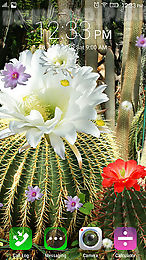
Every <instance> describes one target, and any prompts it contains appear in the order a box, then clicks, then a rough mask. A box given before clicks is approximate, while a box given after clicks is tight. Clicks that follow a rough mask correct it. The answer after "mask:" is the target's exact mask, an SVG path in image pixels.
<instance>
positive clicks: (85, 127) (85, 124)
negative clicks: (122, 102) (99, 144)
mask: <svg viewBox="0 0 146 260" xmlns="http://www.w3.org/2000/svg"><path fill="white" fill-rule="evenodd" d="M75 126H76V128H77V131H79V132H83V133H86V134H91V135H93V136H95V137H97V138H99V136H100V131H99V129H98V128H97V127H96V126H95V125H94V123H92V122H90V121H86V120H78V121H75Z"/></svg>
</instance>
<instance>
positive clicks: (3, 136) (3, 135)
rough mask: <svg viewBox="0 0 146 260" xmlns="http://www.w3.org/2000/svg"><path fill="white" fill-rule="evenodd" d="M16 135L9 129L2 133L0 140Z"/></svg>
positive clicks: (0, 132) (0, 133)
mask: <svg viewBox="0 0 146 260" xmlns="http://www.w3.org/2000/svg"><path fill="white" fill-rule="evenodd" d="M14 134H15V133H13V132H12V131H11V130H10V129H9V128H5V129H3V130H1V131H0V139H3V138H6V137H8V136H11V135H14Z"/></svg>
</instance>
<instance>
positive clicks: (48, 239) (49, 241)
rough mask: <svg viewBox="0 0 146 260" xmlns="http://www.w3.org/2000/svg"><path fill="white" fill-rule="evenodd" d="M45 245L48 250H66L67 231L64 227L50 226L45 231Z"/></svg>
mask: <svg viewBox="0 0 146 260" xmlns="http://www.w3.org/2000/svg"><path fill="white" fill-rule="evenodd" d="M44 246H45V248H46V249H48V250H64V249H65V248H66V247H67V231H66V229H65V228H63V227H58V228H55V227H48V228H46V229H45V233H44Z"/></svg>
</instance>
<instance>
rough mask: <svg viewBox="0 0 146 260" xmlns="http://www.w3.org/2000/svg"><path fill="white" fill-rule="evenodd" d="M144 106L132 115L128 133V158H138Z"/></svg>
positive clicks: (140, 147)
mask: <svg viewBox="0 0 146 260" xmlns="http://www.w3.org/2000/svg"><path fill="white" fill-rule="evenodd" d="M143 120H144V108H142V109H141V110H140V111H138V112H137V114H136V115H135V116H134V118H133V121H132V124H131V128H130V133H129V159H133V160H138V159H139V156H138V155H139V154H138V151H139V152H140V151H141V149H142V135H143Z"/></svg>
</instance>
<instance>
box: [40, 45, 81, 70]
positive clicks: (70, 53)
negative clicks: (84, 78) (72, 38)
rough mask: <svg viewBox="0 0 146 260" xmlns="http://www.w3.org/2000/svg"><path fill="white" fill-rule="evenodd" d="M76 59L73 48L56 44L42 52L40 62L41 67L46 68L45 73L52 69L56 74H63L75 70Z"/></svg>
mask: <svg viewBox="0 0 146 260" xmlns="http://www.w3.org/2000/svg"><path fill="white" fill-rule="evenodd" d="M77 58H78V55H77V53H76V52H75V50H74V49H73V48H71V47H69V46H67V45H66V46H65V45H59V44H57V45H53V46H51V47H50V48H49V49H48V50H47V51H44V52H43V55H42V57H41V60H42V65H43V66H47V71H49V70H50V69H51V70H52V69H53V70H54V71H56V72H59V71H60V70H62V71H64V72H65V71H70V70H72V69H73V68H76V66H77V65H76V62H77Z"/></svg>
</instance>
